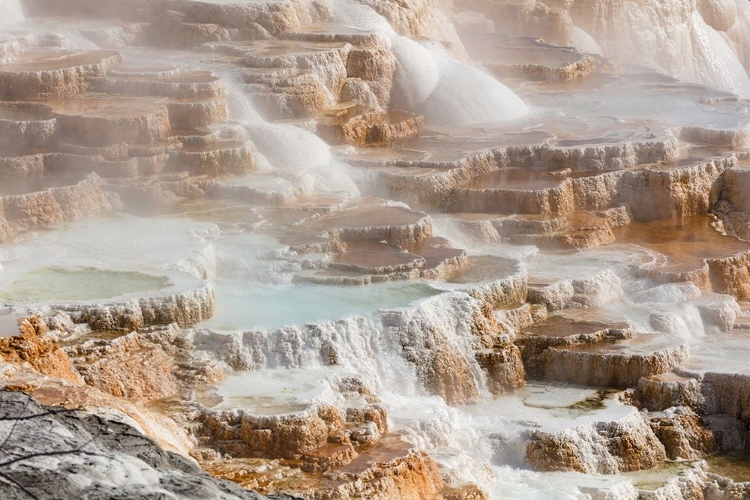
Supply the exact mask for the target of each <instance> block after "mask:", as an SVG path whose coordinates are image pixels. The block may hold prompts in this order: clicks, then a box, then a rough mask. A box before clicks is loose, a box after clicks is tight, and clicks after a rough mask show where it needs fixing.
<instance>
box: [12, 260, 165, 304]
mask: <svg viewBox="0 0 750 500" xmlns="http://www.w3.org/2000/svg"><path fill="white" fill-rule="evenodd" d="M171 284H172V283H171V282H170V280H169V278H167V277H166V276H151V275H148V274H143V273H138V272H125V271H111V270H104V269H96V268H91V267H80V268H62V267H43V268H39V269H35V270H33V271H29V272H28V273H26V274H24V275H23V276H21V277H19V278H18V279H16V280H15V281H13V282H11V283H10V284H9V285H8V286H7V287H6V288H5V289H4V290H3V291H2V292H0V300H2V301H4V302H7V303H10V304H33V303H39V302H59V301H88V300H105V299H110V298H112V297H117V296H120V295H126V294H131V293H136V292H144V291H152V290H160V289H162V288H166V287H168V286H170V285H171Z"/></svg>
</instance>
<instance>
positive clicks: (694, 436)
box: [649, 407, 716, 460]
mask: <svg viewBox="0 0 750 500" xmlns="http://www.w3.org/2000/svg"><path fill="white" fill-rule="evenodd" d="M649 425H651V429H652V430H653V431H654V434H656V437H657V438H659V441H661V443H662V444H663V445H664V449H665V450H666V453H667V458H669V459H670V460H677V459H684V460H692V459H698V458H701V457H703V456H705V455H708V454H709V453H713V451H714V450H715V448H716V443H715V441H714V435H713V433H712V432H711V431H709V430H708V429H707V428H706V425H705V424H704V423H703V421H702V419H701V417H700V416H698V415H697V414H696V413H695V412H693V411H692V410H690V409H689V408H686V407H677V408H674V409H670V410H668V411H666V412H665V413H664V414H663V415H655V416H650V417H649Z"/></svg>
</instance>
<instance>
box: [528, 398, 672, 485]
mask: <svg viewBox="0 0 750 500" xmlns="http://www.w3.org/2000/svg"><path fill="white" fill-rule="evenodd" d="M665 459H666V452H665V449H664V446H663V445H662V444H661V442H660V441H659V439H658V438H657V437H656V435H655V434H654V432H653V431H652V429H651V427H650V426H649V424H648V423H647V422H646V421H645V420H644V418H643V416H642V415H641V414H640V413H639V412H638V411H637V410H635V409H633V410H632V411H629V412H626V413H625V415H624V416H622V417H621V418H620V419H618V420H614V421H607V422H591V423H588V424H583V425H580V426H576V427H571V428H568V429H564V430H559V431H546V430H536V431H531V432H530V435H529V442H528V444H527V445H526V461H527V462H528V464H529V465H531V467H533V468H534V469H535V470H542V471H577V472H584V473H589V474H591V473H599V474H616V473H618V472H627V471H635V470H644V469H651V468H653V467H656V466H657V465H658V464H659V463H661V462H662V461H664V460H665Z"/></svg>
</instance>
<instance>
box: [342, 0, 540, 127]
mask: <svg viewBox="0 0 750 500" xmlns="http://www.w3.org/2000/svg"><path fill="white" fill-rule="evenodd" d="M336 5H337V9H336V12H337V20H338V21H339V22H341V23H342V24H346V25H348V26H352V27H356V28H358V29H362V30H368V31H375V32H378V33H380V34H381V35H383V36H384V37H387V39H388V40H390V43H391V50H392V51H393V53H394V55H395V56H396V74H395V75H394V80H393V89H392V91H391V103H392V107H393V108H394V109H403V110H405V111H412V112H415V113H419V114H422V115H424V117H425V120H426V122H427V123H428V124H431V125H470V124H478V123H502V122H508V121H513V120H517V119H519V118H522V117H523V116H525V115H526V114H527V113H528V112H529V109H528V107H527V106H526V105H525V104H524V103H523V101H522V100H521V99H520V98H519V97H518V96H517V95H515V94H514V93H513V92H512V91H511V90H510V89H509V88H508V87H506V86H505V85H503V84H502V83H500V82H498V81H497V80H495V79H494V78H492V77H491V76H490V75H488V74H487V73H484V72H483V71H481V70H480V69H478V68H476V67H475V66H471V65H469V64H466V63H463V62H460V61H457V60H456V59H454V58H453V57H452V56H451V55H450V54H448V53H447V51H446V50H445V49H443V48H442V47H440V46H439V45H437V44H435V43H419V42H416V41H414V40H411V39H410V38H407V37H404V36H400V35H397V34H396V33H395V32H394V31H393V29H392V28H391V27H390V25H388V23H387V21H385V19H383V18H382V17H381V16H379V15H378V14H376V13H375V12H374V11H372V9H370V8H369V7H364V6H362V5H356V4H351V3H347V2H344V1H341V0H340V1H339V2H337V4H336Z"/></svg>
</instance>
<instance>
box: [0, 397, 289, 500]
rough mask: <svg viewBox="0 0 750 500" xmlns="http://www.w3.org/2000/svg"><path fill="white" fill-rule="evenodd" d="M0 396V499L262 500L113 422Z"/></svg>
mask: <svg viewBox="0 0 750 500" xmlns="http://www.w3.org/2000/svg"><path fill="white" fill-rule="evenodd" d="M0 396H1V397H0V411H2V415H3V417H2V419H0V427H2V428H3V433H4V435H6V436H7V439H6V441H5V443H4V447H5V450H4V451H5V452H6V455H7V458H6V461H5V462H4V463H3V465H2V469H3V470H2V474H3V476H4V477H5V479H6V481H4V482H3V483H2V484H0V495H1V496H3V497H4V498H16V497H20V496H24V495H26V496H33V497H34V498H40V499H52V498H60V497H67V498H82V497H86V498H114V497H116V496H126V497H127V498H133V499H141V498H142V499H146V498H153V496H154V495H162V496H163V495H168V496H169V497H171V498H178V497H179V496H181V495H182V494H183V493H184V491H185V489H186V488H188V489H189V490H190V492H191V493H190V494H191V496H192V497H194V498H202V499H203V498H205V499H218V498H220V499H226V500H230V499H247V500H262V499H264V498H266V497H263V496H261V495H258V494H256V493H253V492H250V491H247V490H244V489H243V488H241V487H239V486H237V485H234V484H233V483H230V482H227V481H222V480H219V479H214V478H211V477H210V476H208V475H207V474H206V473H204V472H203V471H201V470H200V468H199V467H198V466H197V465H196V464H195V463H193V462H192V461H190V460H188V459H186V458H185V457H182V456H180V455H177V454H175V453H172V452H168V451H165V450H163V449H162V448H160V447H159V446H158V445H157V444H156V443H155V442H154V441H153V440H151V439H149V438H147V437H146V436H144V435H143V434H141V433H140V432H138V431H137V430H136V429H134V428H133V427H131V426H129V425H127V424H126V423H123V422H122V421H118V420H117V419H115V418H112V417H104V416H100V415H94V414H87V413H85V412H77V411H70V410H64V409H62V408H52V407H43V406H41V405H39V404H38V403H37V402H36V401H35V400H34V399H33V398H31V397H30V396H28V395H26V394H23V393H21V392H8V391H2V392H1V393H0ZM72 470H75V474H73V473H71V471H72ZM75 478H80V479H82V480H76V479H75ZM272 498H273V497H272ZM276 498H279V499H282V498H291V497H285V496H281V497H276Z"/></svg>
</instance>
